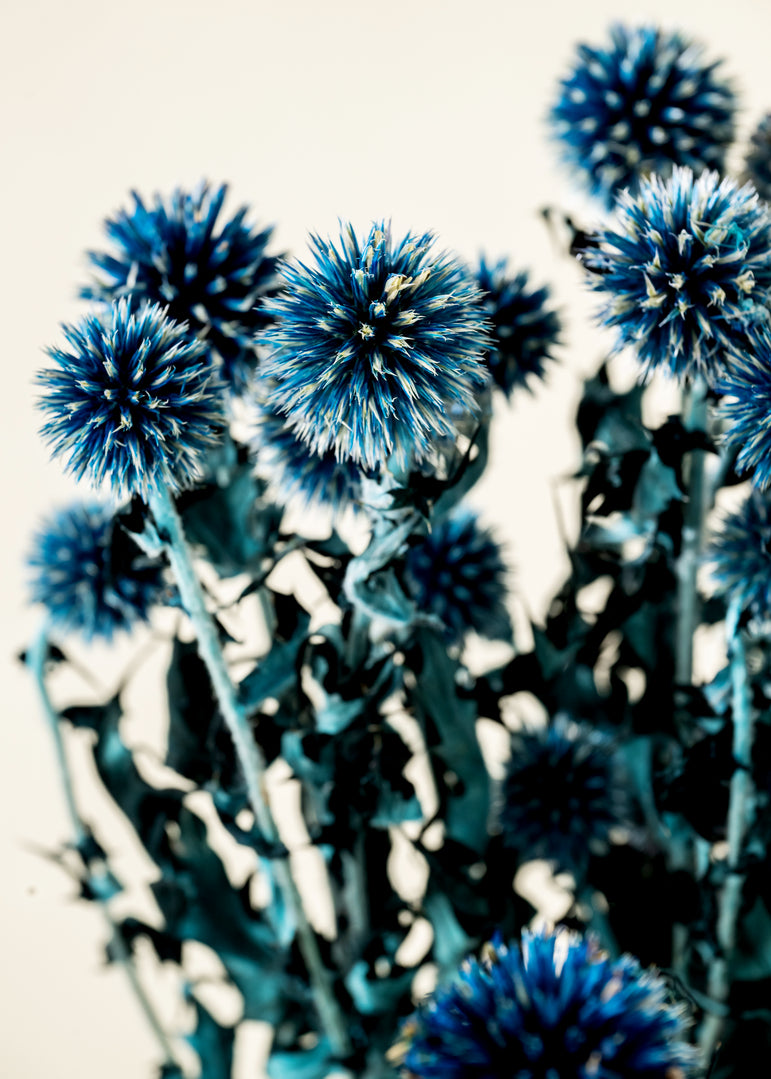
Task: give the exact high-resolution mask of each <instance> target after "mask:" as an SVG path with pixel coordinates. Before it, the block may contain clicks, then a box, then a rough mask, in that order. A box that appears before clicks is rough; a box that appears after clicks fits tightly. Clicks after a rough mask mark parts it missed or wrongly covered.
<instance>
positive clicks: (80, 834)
mask: <svg viewBox="0 0 771 1079" xmlns="http://www.w3.org/2000/svg"><path fill="white" fill-rule="evenodd" d="M47 655H48V628H47V626H43V628H42V629H41V630H40V632H39V633H38V635H37V637H36V638H35V640H34V642H33V643H32V645H31V647H30V649H29V651H28V653H27V664H28V666H29V668H30V670H31V671H32V674H33V677H34V679H35V683H36V685H37V689H38V693H39V695H40V701H41V704H42V706H43V713H44V715H45V718H46V720H47V722H48V727H49V729H50V731H51V735H52V737H53V742H54V747H55V749H56V762H57V764H58V766H59V775H60V777H61V781H62V789H63V792H64V801H65V804H66V806H67V813H68V816H69V818H70V827H71V829H72V832H73V835H74V837H75V846H76V847H77V848H78V849H80V850H82V849H83V848H84V845H85V841H86V839H87V838H88V832H87V830H86V828H85V826H84V824H83V821H82V820H81V817H80V813H79V812H78V807H77V803H76V801H75V792H74V790H73V787H72V777H71V774H70V769H69V765H68V763H67V754H66V752H65V749H64V739H63V738H62V732H61V727H60V720H59V714H58V712H57V711H56V709H55V708H54V706H53V704H52V702H51V698H50V696H49V694H48V687H47V686H46V680H45V662H46V657H47ZM92 883H93V884H94V885H95V887H93V889H92V891H93V894H94V896H95V897H96V901H97V902H98V904H99V906H100V908H101V910H102V914H103V915H104V919H105V922H106V923H107V926H108V928H109V930H110V934H111V941H110V943H111V946H112V954H113V956H114V958H115V961H116V962H117V963H118V964H119V965H120V966H121V967H122V968H123V970H124V972H125V974H126V977H127V978H128V980H129V982H130V984H131V988H132V989H133V991H134V996H135V997H136V999H137V1001H138V1003H139V1006H140V1008H141V1009H142V1011H143V1012H144V1015H145V1018H146V1019H147V1022H148V1024H149V1026H150V1029H151V1030H152V1032H153V1034H154V1035H155V1039H156V1041H157V1042H158V1045H159V1047H160V1049H161V1052H162V1054H163V1062H164V1064H167V1065H171V1066H174V1067H176V1063H177V1062H176V1060H175V1058H174V1052H173V1050H172V1047H171V1042H170V1041H169V1039H168V1037H167V1035H166V1032H165V1031H164V1029H163V1027H162V1026H161V1023H160V1020H159V1019H158V1016H157V1015H156V1013H155V1009H154V1008H153V1005H152V1003H151V1001H150V998H149V997H148V996H147V994H146V993H145V990H144V988H143V986H142V983H141V981H140V980H139V975H138V974H137V969H136V965H135V963H134V959H133V956H132V955H131V952H130V951H129V948H128V946H127V944H126V942H125V940H124V939H123V936H122V934H121V932H120V929H119V926H118V924H117V923H116V921H115V919H114V918H113V916H112V913H111V911H110V907H109V903H108V900H107V898H106V896H105V895H104V894H103V891H102V889H100V888H99V884H98V878H97V877H96V875H94V874H93V873H92Z"/></svg>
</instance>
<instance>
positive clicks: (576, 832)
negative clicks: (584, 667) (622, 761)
mask: <svg viewBox="0 0 771 1079" xmlns="http://www.w3.org/2000/svg"><path fill="white" fill-rule="evenodd" d="M623 819H624V806H623V798H622V792H621V785H620V782H619V778H618V775H617V769H616V763H615V758H614V754H613V747H612V743H611V742H610V741H609V739H608V738H607V737H606V736H605V735H603V734H602V733H601V732H599V731H597V730H595V729H593V728H591V727H587V726H585V725H583V724H578V723H573V722H571V721H569V720H568V719H567V718H566V717H565V716H557V717H555V719H554V721H553V722H552V723H550V724H549V725H548V726H547V727H545V728H541V729H536V730H523V731H518V732H516V733H515V734H514V735H512V739H511V757H510V760H509V763H508V767H507V770H506V777H505V779H504V784H503V792H502V805H501V810H500V826H501V830H502V832H503V837H504V842H505V843H507V844H508V845H509V846H512V847H516V848H517V849H518V850H520V851H521V852H522V854H523V856H526V857H528V858H545V859H548V860H550V861H554V862H556V864H557V865H558V866H559V867H560V868H561V869H572V870H575V869H577V868H580V867H581V866H583V865H584V864H585V862H586V858H587V856H588V854H589V853H590V851H592V850H595V851H596V850H598V849H600V850H601V849H603V848H604V847H605V846H606V845H607V841H608V836H609V833H610V830H611V828H613V827H614V825H617V824H620V823H621V822H622V821H623Z"/></svg>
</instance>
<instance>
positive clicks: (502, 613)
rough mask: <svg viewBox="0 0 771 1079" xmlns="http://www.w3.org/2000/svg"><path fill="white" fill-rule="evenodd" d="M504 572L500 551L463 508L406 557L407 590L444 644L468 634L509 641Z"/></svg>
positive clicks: (422, 540) (473, 515)
mask: <svg viewBox="0 0 771 1079" xmlns="http://www.w3.org/2000/svg"><path fill="white" fill-rule="evenodd" d="M506 576H507V568H506V564H505V563H504V561H503V557H502V555H501V548H500V546H499V545H498V543H496V541H495V539H494V538H493V536H492V534H491V532H490V531H489V530H488V529H486V528H483V527H482V526H481V525H480V524H479V521H478V518H477V515H476V514H475V513H472V512H471V510H469V509H466V508H465V507H462V508H459V509H456V510H454V511H453V513H451V514H449V515H448V516H447V517H443V518H441V519H440V520H439V521H438V522H437V523H436V524H435V525H434V526H433V529H432V531H431V532H430V533H429V534H428V535H427V536H425V537H424V538H422V539H421V540H420V542H419V543H418V544H417V546H415V547H412V548H411V549H410V550H409V552H408V555H407V561H406V567H405V578H406V585H407V589H408V591H409V592H410V594H411V595H412V596H413V597H414V598H415V600H416V602H417V604H418V607H419V608H420V610H421V611H423V612H424V613H428V614H433V615H435V616H436V617H437V618H438V619H439V621H440V622H441V623H442V625H443V626H444V627H445V635H446V637H447V639H448V641H449V642H451V643H454V644H459V643H460V642H461V641H462V640H463V638H464V637H465V635H466V633H467V632H468V631H469V630H474V632H476V633H478V634H479V635H480V637H485V638H487V639H488V640H506V639H508V638H509V637H510V636H511V621H510V619H509V614H508V611H507V610H506V603H505V599H506V592H507V588H506Z"/></svg>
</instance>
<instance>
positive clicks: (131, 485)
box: [37, 300, 224, 495]
mask: <svg viewBox="0 0 771 1079" xmlns="http://www.w3.org/2000/svg"><path fill="white" fill-rule="evenodd" d="M63 329H64V335H65V337H66V339H67V344H68V346H69V348H68V349H58V348H53V349H50V350H49V356H50V357H51V359H52V360H53V361H54V363H55V365H56V366H55V367H51V368H46V369H44V370H43V371H41V372H39V374H38V377H37V380H38V382H39V383H40V384H41V385H42V387H43V389H44V394H43V396H42V397H41V398H40V401H39V404H40V408H41V409H42V411H43V412H44V413H45V414H46V415H47V416H48V417H49V418H48V421H47V422H46V424H45V425H44V426H43V428H42V432H41V433H42V434H43V436H44V437H45V438H46V439H47V440H48V441H49V442H50V443H51V445H52V447H53V451H54V453H55V454H57V455H59V454H60V455H62V456H63V457H65V458H66V467H67V468H68V470H69V471H70V472H72V473H73V474H74V475H75V476H76V477H77V478H78V479H81V478H82V477H83V476H87V477H88V478H89V479H90V480H91V482H92V483H94V484H97V483H100V482H101V481H103V480H108V481H109V482H110V483H111V484H112V487H113V489H114V490H115V491H116V492H117V493H119V494H123V493H127V494H140V495H145V494H146V493H147V492H148V490H149V489H150V488H152V487H154V486H157V485H161V484H166V485H168V486H169V487H170V488H171V489H172V490H175V491H176V490H179V489H180V488H182V487H186V486H189V485H190V484H191V483H192V482H193V481H194V480H195V478H196V477H197V476H198V475H199V473H200V464H201V461H202V457H203V454H204V453H205V451H206V450H207V449H208V448H209V447H210V446H212V445H214V444H215V443H216V442H217V438H218V434H217V428H218V427H220V426H221V425H222V424H223V423H224V414H223V387H222V384H221V383H220V382H219V379H218V377H217V372H216V369H215V367H214V366H213V364H212V361H211V357H210V355H209V353H208V352H207V350H206V348H205V346H204V345H203V344H201V343H200V342H198V341H196V340H195V339H194V338H191V337H190V335H189V334H188V333H187V327H186V326H184V325H180V324H178V323H176V322H173V321H171V319H169V318H167V316H166V312H165V311H164V310H162V309H161V308H160V307H157V306H155V305H153V306H146V307H144V308H142V309H141V310H139V311H137V312H136V313H132V311H131V309H130V306H129V304H128V303H127V301H125V300H121V301H119V302H118V303H117V304H115V305H114V306H113V307H112V308H111V309H110V310H109V311H107V312H106V313H105V315H104V316H103V317H98V316H96V315H89V316H87V317H86V318H85V319H83V321H82V322H81V323H80V324H78V325H76V326H65V327H63Z"/></svg>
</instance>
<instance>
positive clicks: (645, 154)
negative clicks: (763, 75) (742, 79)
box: [549, 25, 736, 205]
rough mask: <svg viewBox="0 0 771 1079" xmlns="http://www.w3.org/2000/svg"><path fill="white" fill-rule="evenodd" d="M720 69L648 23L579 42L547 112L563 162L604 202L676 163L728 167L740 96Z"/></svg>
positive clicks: (695, 49)
mask: <svg viewBox="0 0 771 1079" xmlns="http://www.w3.org/2000/svg"><path fill="white" fill-rule="evenodd" d="M719 67H720V61H718V62H711V63H705V62H704V60H703V59H702V55H701V50H700V49H699V48H698V47H697V46H695V45H694V44H693V43H692V42H690V41H689V40H687V39H686V38H684V37H682V36H681V35H680V34H678V33H671V32H667V31H664V30H659V29H656V28H655V27H651V26H644V27H639V28H634V29H630V28H628V27H625V26H622V25H615V26H613V27H612V28H611V31H610V41H609V43H608V44H607V45H604V46H599V47H592V46H590V45H584V44H582V45H579V46H578V49H577V57H576V60H575V63H574V66H573V69H572V70H571V71H570V73H569V74H568V75H567V76H566V78H564V79H563V80H562V82H561V83H560V93H559V99H558V101H557V102H556V104H555V105H554V107H553V108H552V110H551V114H550V117H549V119H550V122H551V126H552V130H553V131H554V133H555V135H556V136H557V138H558V139H559V140H560V145H561V148H562V156H563V158H564V160H565V161H566V163H567V164H568V165H569V166H570V167H571V168H573V169H574V170H576V171H577V172H578V173H579V174H580V175H581V176H582V177H583V179H584V180H585V182H586V184H587V186H588V188H589V190H590V191H591V193H592V194H593V195H595V196H597V197H599V198H601V199H603V200H604V201H605V202H606V203H607V205H610V204H611V203H612V202H613V198H614V196H615V195H616V194H618V193H619V192H620V191H622V190H624V189H625V188H628V189H629V190H631V191H632V192H634V191H635V190H636V189H637V185H638V183H639V182H640V180H641V179H643V178H644V177H645V176H646V175H648V174H649V173H658V174H660V175H663V176H667V175H668V174H669V172H670V171H671V169H672V166H673V165H680V166H686V167H688V168H691V169H693V171H694V172H696V173H700V172H702V170H704V169H717V170H718V171H720V170H722V168H723V161H724V158H725V154H726V150H727V149H728V147H729V146H730V145H731V143H732V141H733V137H734V114H735V111H736V101H735V95H734V92H733V89H732V87H731V84H730V83H729V82H727V81H726V80H725V79H724V78H722V77H721V76H720V75H719V73H718V68H719Z"/></svg>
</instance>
